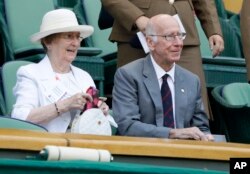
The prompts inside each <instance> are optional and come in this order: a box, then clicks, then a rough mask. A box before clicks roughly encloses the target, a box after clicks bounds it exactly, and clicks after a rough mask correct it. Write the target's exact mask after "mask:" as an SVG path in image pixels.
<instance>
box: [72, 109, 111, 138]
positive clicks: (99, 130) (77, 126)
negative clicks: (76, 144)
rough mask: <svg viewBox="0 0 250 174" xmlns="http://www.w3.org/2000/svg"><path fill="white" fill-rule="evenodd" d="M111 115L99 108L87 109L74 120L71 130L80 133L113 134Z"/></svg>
mask: <svg viewBox="0 0 250 174" xmlns="http://www.w3.org/2000/svg"><path fill="white" fill-rule="evenodd" d="M108 117H111V116H110V115H109V116H105V115H104V114H103V112H102V111H101V110H100V109H98V108H92V109H87V110H86V111H85V112H83V113H82V114H81V115H80V114H77V115H76V116H75V118H74V120H73V122H72V126H71V132H72V133H79V134H94V135H112V130H111V126H110V121H109V118H108Z"/></svg>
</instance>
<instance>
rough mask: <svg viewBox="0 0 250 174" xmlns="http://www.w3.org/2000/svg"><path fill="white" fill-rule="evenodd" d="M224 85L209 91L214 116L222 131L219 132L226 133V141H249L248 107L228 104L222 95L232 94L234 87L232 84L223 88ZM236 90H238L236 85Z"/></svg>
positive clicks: (249, 111)
mask: <svg viewBox="0 0 250 174" xmlns="http://www.w3.org/2000/svg"><path fill="white" fill-rule="evenodd" d="M230 85H231V84H230ZM230 85H229V87H230ZM248 85H249V84H248ZM225 87H226V85H221V86H217V87H215V88H214V89H213V90H212V92H211V94H212V97H213V100H214V101H213V104H214V108H213V111H214V117H215V120H216V119H217V122H218V127H220V129H221V131H222V132H220V133H222V134H225V135H226V138H227V141H228V142H238V143H250V134H249V131H250V107H249V106H246V105H238V104H237V105H234V104H230V102H228V99H226V98H224V97H223V95H234V94H232V89H234V91H235V89H236V88H235V87H234V85H233V87H232V89H230V88H231V87H230V88H228V89H227V88H226V90H225V89H224V88H225ZM224 90H225V91H224ZM237 90H239V89H238V87H237ZM229 92H230V93H231V94H230V93H229ZM223 93H224V94H223ZM228 93H229V94H228ZM248 95H249V94H248ZM239 96H241V95H239ZM235 100H237V98H235Z"/></svg>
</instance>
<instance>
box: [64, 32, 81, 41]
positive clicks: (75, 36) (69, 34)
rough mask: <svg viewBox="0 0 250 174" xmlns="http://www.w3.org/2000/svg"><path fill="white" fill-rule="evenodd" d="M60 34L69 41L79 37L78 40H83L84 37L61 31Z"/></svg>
mask: <svg viewBox="0 0 250 174" xmlns="http://www.w3.org/2000/svg"><path fill="white" fill-rule="evenodd" d="M60 36H61V37H62V38H63V39H65V40H66V41H67V42H71V41H72V40H75V39H77V40H78V41H80V42H81V41H82V40H83V37H81V36H80V35H79V34H76V33H61V34H60Z"/></svg>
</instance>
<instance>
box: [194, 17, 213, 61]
mask: <svg viewBox="0 0 250 174" xmlns="http://www.w3.org/2000/svg"><path fill="white" fill-rule="evenodd" d="M195 25H196V28H197V30H198V34H199V38H200V44H201V45H200V50H201V55H202V57H212V51H211V49H210V46H209V42H208V39H207V36H206V35H205V33H204V31H203V29H202V27H201V23H200V21H199V19H198V18H195Z"/></svg>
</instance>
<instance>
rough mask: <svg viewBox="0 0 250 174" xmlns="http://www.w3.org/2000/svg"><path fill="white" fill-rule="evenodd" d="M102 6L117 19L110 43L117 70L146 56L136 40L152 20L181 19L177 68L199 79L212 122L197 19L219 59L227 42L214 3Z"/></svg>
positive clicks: (127, 0) (165, 0)
mask: <svg viewBox="0 0 250 174" xmlns="http://www.w3.org/2000/svg"><path fill="white" fill-rule="evenodd" d="M101 2H102V5H103V7H104V8H105V9H106V10H107V12H108V13H109V14H111V15H112V16H113V18H114V24H113V27H112V32H111V35H110V38H109V39H110V40H111V41H114V42H117V46H118V55H117V64H118V67H120V66H122V65H125V64H127V63H129V62H131V61H133V60H135V59H138V58H141V57H144V56H145V53H144V51H143V49H141V48H137V47H138V44H137V43H136V39H135V38H136V37H135V36H136V33H137V32H138V31H141V32H143V33H145V27H146V24H147V22H148V20H149V18H150V17H152V16H154V15H157V14H169V15H175V14H178V15H179V17H180V20H181V21H182V23H183V25H184V28H185V30H186V33H187V36H186V39H185V41H184V48H183V51H182V55H181V59H180V61H179V62H178V64H179V65H181V66H183V67H185V68H187V69H188V70H190V71H191V72H193V73H195V74H197V75H198V76H199V77H200V80H201V86H202V98H203V102H204V106H205V110H206V113H207V114H208V116H209V117H210V118H211V117H212V114H211V110H210V107H209V101H208V96H207V89H206V81H205V76H204V72H203V66H202V59H201V53H200V47H199V45H200V41H199V36H198V31H197V28H196V25H195V20H196V19H195V16H197V17H198V19H199V20H200V22H201V25H202V28H203V29H204V31H205V34H206V36H207V37H208V39H209V44H210V47H211V49H212V52H213V56H217V55H219V54H220V52H222V51H223V49H224V41H223V38H222V32H221V28H220V24H219V20H218V15H217V11H216V7H215V4H214V0H101ZM209 111H210V112H209Z"/></svg>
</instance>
